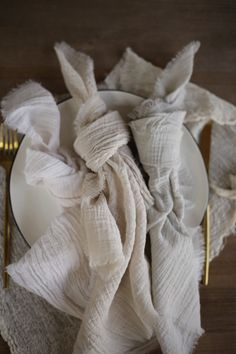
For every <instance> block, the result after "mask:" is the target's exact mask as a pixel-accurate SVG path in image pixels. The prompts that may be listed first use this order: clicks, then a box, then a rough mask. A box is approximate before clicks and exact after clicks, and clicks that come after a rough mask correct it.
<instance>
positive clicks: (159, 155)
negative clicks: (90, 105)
mask: <svg viewBox="0 0 236 354" xmlns="http://www.w3.org/2000/svg"><path fill="white" fill-rule="evenodd" d="M198 47H199V43H198V42H193V43H190V44H189V45H188V46H187V47H185V48H184V49H183V50H182V51H181V52H180V53H179V54H178V55H177V57H176V58H175V59H174V60H172V61H171V62H170V63H169V64H168V65H167V67H166V69H165V70H163V72H162V74H161V75H160V76H159V77H158V79H157V81H156V82H155V84H154V87H153V91H152V94H151V96H150V98H149V99H146V100H144V101H143V102H142V103H141V104H140V105H139V106H138V107H136V109H135V110H134V111H133V113H132V114H130V117H131V118H132V119H133V121H132V122H131V123H130V126H131V130H132V133H133V136H134V140H135V142H136V145H137V148H138V153H139V158H140V161H141V163H142V165H143V167H144V170H145V171H146V172H147V174H148V176H149V183H148V185H149V190H150V192H151V194H152V195H153V197H154V200H155V204H154V206H153V208H151V209H150V210H149V213H148V221H149V229H150V238H151V251H152V271H151V274H152V294H153V303H154V306H155V309H156V310H157V313H158V315H159V317H158V322H157V325H156V333H157V337H158V339H159V342H160V345H161V348H162V351H163V352H164V353H173V354H174V353H190V352H191V350H192V348H193V344H194V343H195V342H196V340H197V339H198V337H199V336H200V335H201V333H202V329H201V325H200V304H199V293H198V281H199V276H200V274H201V263H200V262H199V261H200V258H198V257H197V254H196V251H197V249H196V250H195V251H194V244H196V241H195V240H199V241H200V240H201V239H202V235H201V233H200V230H199V229H198V228H191V229H190V228H188V227H186V226H185V225H184V223H183V216H184V210H185V208H184V199H183V197H182V195H181V193H180V186H179V177H178V170H179V166H180V162H181V161H180V143H181V138H182V126H183V121H184V117H185V115H186V111H184V110H181V107H182V101H183V99H184V96H185V86H186V84H187V83H188V81H189V79H190V77H191V74H192V67H193V58H194V54H195V52H196V51H197V50H198ZM199 250H200V248H199Z"/></svg>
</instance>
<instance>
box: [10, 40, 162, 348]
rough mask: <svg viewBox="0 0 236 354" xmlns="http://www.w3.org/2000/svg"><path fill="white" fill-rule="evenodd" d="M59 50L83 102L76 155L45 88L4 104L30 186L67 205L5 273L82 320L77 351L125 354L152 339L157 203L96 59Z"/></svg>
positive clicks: (33, 86)
mask: <svg viewBox="0 0 236 354" xmlns="http://www.w3.org/2000/svg"><path fill="white" fill-rule="evenodd" d="M56 52H57V55H58V58H59V61H60V64H61V69H62V73H63V76H64V79H65V83H66V85H67V88H68V90H69V91H70V93H71V94H72V96H73V97H74V99H75V100H76V102H77V105H78V113H77V116H76V117H75V121H74V129H75V132H76V139H75V141H74V151H75V153H74V154H71V153H70V152H68V151H64V150H63V149H61V148H59V146H60V141H59V133H60V113H59V110H58V108H57V105H56V103H55V101H54V99H53V97H52V95H51V94H50V93H49V92H48V91H47V90H45V89H44V88H43V87H41V86H40V85H39V84H37V83H34V82H30V83H27V84H26V85H24V86H22V87H20V88H19V89H17V90H15V91H14V92H13V93H11V94H10V95H9V96H8V97H6V98H5V100H4V101H3V115H4V117H5V120H6V123H7V124H8V125H9V126H10V127H12V128H16V129H18V130H19V131H20V132H21V133H23V134H26V135H27V136H29V137H30V138H31V140H32V144H31V148H30V149H29V150H28V153H27V158H26V164H25V175H26V179H27V181H28V183H30V184H32V185H43V186H45V188H47V189H48V190H49V191H50V192H51V193H52V194H53V195H54V196H55V198H57V200H58V202H59V203H60V204H61V205H62V207H63V212H62V214H61V215H60V216H59V217H57V218H56V219H55V220H53V221H52V223H51V225H50V227H49V228H48V230H47V231H46V233H45V234H44V235H42V236H41V237H40V239H39V240H38V241H37V242H36V243H35V244H34V245H33V247H32V248H31V249H30V250H29V251H28V252H27V253H26V254H25V256H24V257H22V258H21V259H20V260H19V261H18V262H17V263H15V264H12V265H10V266H9V267H8V272H9V274H10V275H11V277H12V278H13V280H14V281H15V282H17V283H18V284H19V285H21V286H23V287H25V288H26V289H28V290H29V291H31V292H34V293H35V294H37V295H40V296H41V297H43V298H44V299H46V300H47V301H48V302H49V303H50V304H52V305H53V306H55V307H56V308H58V309H60V310H62V311H64V312H66V313H67V314H70V315H72V316H75V317H77V318H80V319H82V324H81V327H80V330H79V333H78V337H77V340H76V342H75V345H74V352H75V353H102V354H105V353H119V354H120V353H127V352H129V351H131V350H136V349H135V348H139V347H140V345H141V344H142V343H146V342H147V341H148V340H151V339H152V338H153V337H154V322H155V321H156V311H155V309H154V307H153V303H152V296H151V284H150V276H149V264H148V261H147V259H146V257H145V253H144V248H145V243H146V232H147V220H146V209H149V208H150V206H151V205H152V202H153V199H152V197H151V196H150V194H149V191H148V189H147V188H146V185H145V183H144V181H143V179H142V176H141V174H140V172H139V170H138V168H137V166H136V164H135V163H134V160H133V158H132V156H131V153H130V151H129V149H128V147H127V143H128V141H129V138H130V134H129V130H128V127H127V125H126V123H125V122H124V120H123V118H122V117H121V116H120V115H119V113H118V112H108V111H107V108H106V105H105V103H104V102H103V101H102V99H101V98H100V96H99V95H98V92H97V87H96V83H95V79H94V73H93V62H92V60H91V59H90V58H89V57H87V56H86V55H84V54H82V53H76V52H75V51H74V50H73V49H72V48H70V47H69V46H68V45H66V44H64V43H62V44H58V45H56ZM155 345H156V344H155ZM138 350H139V349H137V351H138Z"/></svg>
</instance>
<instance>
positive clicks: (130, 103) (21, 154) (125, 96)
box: [10, 91, 208, 245]
mask: <svg viewBox="0 0 236 354" xmlns="http://www.w3.org/2000/svg"><path fill="white" fill-rule="evenodd" d="M100 94H101V96H102V98H103V99H104V101H105V102H106V104H107V106H108V108H109V109H111V110H118V111H119V112H120V113H121V115H122V116H123V117H124V118H125V117H126V115H127V113H129V112H130V111H131V110H132V108H133V107H134V106H136V105H137V104H138V103H139V102H140V101H141V100H142V98H141V97H138V96H135V95H133V94H130V93H126V92H121V91H101V92H100ZM59 109H60V112H61V144H62V145H67V146H68V145H72V143H73V140H74V139H73V135H74V134H73V131H72V122H73V120H74V117H75V114H76V106H75V104H74V101H73V99H68V100H66V101H64V102H63V103H61V104H59ZM65 118H66V119H65ZM29 146H30V140H29V139H28V138H26V137H25V138H24V139H23V141H22V143H21V145H20V148H19V150H18V153H17V155H16V158H15V161H14V164H13V167H12V172H11V179H10V198H11V206H12V211H13V215H14V217H15V221H16V224H17V225H18V228H19V230H20V232H21V234H22V235H23V237H24V238H25V240H26V241H27V242H28V243H29V245H32V244H33V243H34V242H35V241H36V240H37V239H38V238H39V237H40V236H41V235H42V234H43V233H44V232H45V230H46V229H47V227H48V226H49V224H50V222H51V221H52V220H53V219H54V218H55V217H56V216H57V215H58V214H60V212H61V208H60V206H59V205H58V204H57V202H56V200H55V199H54V198H53V197H52V196H51V195H50V194H49V193H48V192H47V191H46V190H45V189H44V188H42V187H32V186H30V185H28V184H27V183H26V181H25V177H24V173H23V170H24V161H25V154H26V149H27V147H29ZM181 159H182V161H183V162H184V165H185V166H188V169H189V174H190V176H191V179H192V181H193V185H194V188H191V192H190V194H189V191H188V196H187V198H188V199H189V200H190V201H191V202H193V208H190V209H187V210H186V212H185V218H184V222H185V223H186V225H188V226H197V225H199V224H200V222H201V220H202V218H203V215H204V212H205V209H206V206H207V202H208V179H207V174H206V170H205V166H204V162H203V159H202V155H201V153H200V151H199V149H198V146H197V144H196V143H195V141H194V140H193V138H192V136H191V134H190V133H189V132H188V130H187V129H186V128H184V134H183V138H182V143H181ZM183 191H184V190H183Z"/></svg>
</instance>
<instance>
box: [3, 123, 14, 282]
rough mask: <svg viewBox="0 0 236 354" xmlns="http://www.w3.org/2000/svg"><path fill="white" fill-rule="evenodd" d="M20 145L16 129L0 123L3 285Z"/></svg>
mask: <svg viewBox="0 0 236 354" xmlns="http://www.w3.org/2000/svg"><path fill="white" fill-rule="evenodd" d="M18 147H19V141H18V135H17V133H16V131H13V130H11V129H9V128H8V127H7V126H5V125H4V124H3V123H1V124H0V166H2V167H3V168H4V169H5V171H6V179H5V198H4V199H5V216H4V255H3V287H4V288H7V287H8V281H9V279H8V274H7V272H6V270H5V268H6V266H8V264H9V261H10V241H11V230H10V223H9V178H10V170H11V166H12V162H13V158H14V155H15V153H16V151H17V149H18Z"/></svg>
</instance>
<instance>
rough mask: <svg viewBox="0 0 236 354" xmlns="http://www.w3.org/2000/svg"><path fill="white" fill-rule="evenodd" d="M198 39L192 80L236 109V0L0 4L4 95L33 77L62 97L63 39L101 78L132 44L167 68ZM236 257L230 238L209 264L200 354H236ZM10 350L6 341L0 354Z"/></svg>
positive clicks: (0, 74)
mask: <svg viewBox="0 0 236 354" xmlns="http://www.w3.org/2000/svg"><path fill="white" fill-rule="evenodd" d="M192 39H199V40H200V41H201V43H202V47H201V49H200V51H199V53H198V54H197V58H196V62H195V64H196V65H195V71H194V75H193V81H194V82H195V83H198V84H199V85H201V86H203V87H206V88H208V89H209V90H211V91H212V92H214V93H216V94H217V95H220V96H221V97H223V98H225V99H227V100H228V101H231V102H232V103H234V104H236V94H235V93H236V2H235V1H233V0H230V1H229V0H227V1H217V0H194V1H193V0H182V1H178V0H176V1H174V0H161V1H160V0H146V1H145V0H133V1H132V0H130V1H129V0H126V1H124V0H113V1H112V0H109V1H108V0H94V1H92V0H86V1H79V0H73V1H54V0H37V1H35V0H30V1H29V0H24V1H17V0H12V1H9V0H8V1H5V0H2V1H1V11H0V97H2V96H4V95H5V94H6V93H7V92H8V91H9V90H10V89H11V88H12V87H15V86H16V85H18V84H20V83H22V82H24V81H25V80H28V79H34V80H38V81H40V82H41V83H42V84H43V85H45V86H46V87H47V88H48V89H50V90H51V91H52V92H53V93H55V94H56V93H57V94H61V93H64V92H65V87H64V84H63V81H62V78H61V75H60V71H59V67H58V64H57V61H56V57H55V55H54V53H53V49H52V48H53V44H54V43H55V42H56V41H61V40H65V41H67V42H68V43H70V44H71V45H72V46H74V47H75V48H77V49H80V50H82V51H85V52H86V53H88V54H90V55H91V56H93V58H94V59H95V66H96V77H97V80H100V79H102V78H103V77H104V75H105V74H106V73H107V72H108V71H109V70H110V69H111V68H112V67H113V65H114V64H115V63H116V62H117V60H118V59H119V58H120V55H121V54H122V52H123V50H124V49H125V47H126V46H131V47H132V48H133V49H134V50H136V51H137V52H138V53H139V54H140V55H141V56H143V57H145V58H146V59H149V60H150V61H152V62H153V63H154V64H157V65H160V66H163V65H164V64H165V63H166V61H167V60H169V59H170V58H171V57H172V56H173V54H174V53H175V52H176V51H177V50H179V49H180V48H181V47H182V46H183V45H185V44H186V43H188V42H189V41H191V40H192ZM232 148H234V147H232ZM235 255H236V238H231V239H229V241H228V243H227V246H226V247H225V249H224V251H223V252H222V253H221V255H220V256H219V257H218V258H217V259H216V260H214V261H213V263H212V265H211V270H210V284H209V286H208V287H205V288H202V289H201V304H202V324H203V327H204V328H205V330H206V334H205V335H204V336H203V337H202V338H201V339H200V341H199V344H198V346H197V349H196V350H195V353H196V354H213V353H214V354H233V353H236V257H235ZM29 335H30V333H29ZM7 353H9V350H8V348H7V345H6V344H5V343H4V342H3V340H1V339H0V354H7ZM22 354H25V353H22ZM32 354H34V353H32ZM43 354H47V353H43ZM58 354H64V353H58ZM176 354H181V353H176Z"/></svg>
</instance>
